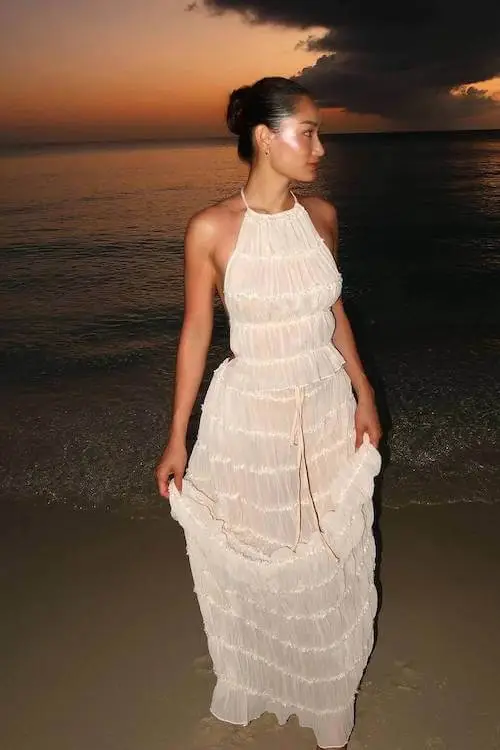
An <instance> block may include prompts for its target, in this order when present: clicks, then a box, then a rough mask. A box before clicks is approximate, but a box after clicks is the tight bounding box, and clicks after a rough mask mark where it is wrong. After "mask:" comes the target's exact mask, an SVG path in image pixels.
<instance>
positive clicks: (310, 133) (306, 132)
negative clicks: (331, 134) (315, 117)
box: [304, 130, 312, 138]
mask: <svg viewBox="0 0 500 750" xmlns="http://www.w3.org/2000/svg"><path fill="white" fill-rule="evenodd" d="M304 135H305V136H306V138H311V137H312V130H306V131H305V133H304Z"/></svg>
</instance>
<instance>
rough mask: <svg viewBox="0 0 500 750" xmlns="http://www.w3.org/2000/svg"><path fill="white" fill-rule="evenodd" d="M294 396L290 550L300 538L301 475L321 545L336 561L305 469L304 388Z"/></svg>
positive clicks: (293, 548)
mask: <svg viewBox="0 0 500 750" xmlns="http://www.w3.org/2000/svg"><path fill="white" fill-rule="evenodd" d="M294 395H295V413H294V415H293V422H292V429H291V431H290V445H296V446H297V534H296V537H295V542H294V545H293V547H292V550H293V551H294V552H295V551H296V550H297V547H298V545H299V542H300V540H301V537H302V487H303V482H302V477H303V475H305V480H306V481H305V486H306V491H307V495H308V497H309V500H310V502H311V507H312V509H313V515H314V520H315V522H316V527H317V529H318V531H319V533H320V536H321V539H322V540H323V544H324V545H325V546H326V547H327V548H328V550H329V551H330V552H331V553H332V555H333V556H334V557H335V558H336V559H338V557H337V555H336V554H335V552H334V551H333V549H332V548H331V546H330V544H329V543H328V540H327V539H326V537H325V534H324V533H323V529H322V528H321V523H320V520H319V514H318V510H317V508H316V504H315V502H314V498H313V495H312V492H311V483H310V480H309V471H308V468H307V461H306V451H305V439H304V396H305V388H304V386H298V385H296V386H295V387H294Z"/></svg>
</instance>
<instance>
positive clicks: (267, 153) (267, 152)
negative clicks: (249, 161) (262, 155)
mask: <svg viewBox="0 0 500 750" xmlns="http://www.w3.org/2000/svg"><path fill="white" fill-rule="evenodd" d="M269 153H270V152H269V149H268V148H266V156H269Z"/></svg>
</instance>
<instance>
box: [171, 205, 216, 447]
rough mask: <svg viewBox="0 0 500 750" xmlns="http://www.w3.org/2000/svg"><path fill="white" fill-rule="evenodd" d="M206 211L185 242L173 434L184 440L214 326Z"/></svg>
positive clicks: (191, 224) (210, 234)
mask: <svg viewBox="0 0 500 750" xmlns="http://www.w3.org/2000/svg"><path fill="white" fill-rule="evenodd" d="M206 213H207V212H202V213H201V214H198V215H197V216H195V217H193V219H191V221H190V222H189V224H188V227H187V230H186V236H185V243H184V318H183V323H182V328H181V334H180V338H179V345H178V348H177V358H176V367H175V388H174V403H173V411H172V421H171V426H170V438H171V439H172V438H173V439H176V440H182V441H184V440H185V439H186V432H187V427H188V422H189V418H190V416H191V412H192V410H193V406H194V402H195V400H196V396H197V395H198V391H199V388H200V384H201V380H202V377H203V373H204V371H205V365H206V361H207V353H208V348H209V346H210V341H211V338H212V327H213V315H214V313H213V293H214V285H215V270H214V265H213V261H212V257H213V250H214V245H215V227H214V226H213V222H211V221H210V218H209V217H207V216H206Z"/></svg>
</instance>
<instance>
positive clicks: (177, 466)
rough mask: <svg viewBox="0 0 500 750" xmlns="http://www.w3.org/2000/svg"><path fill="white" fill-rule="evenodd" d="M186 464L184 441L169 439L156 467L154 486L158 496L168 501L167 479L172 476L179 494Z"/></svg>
mask: <svg viewBox="0 0 500 750" xmlns="http://www.w3.org/2000/svg"><path fill="white" fill-rule="evenodd" d="M186 464H187V450H186V443H185V442H184V440H179V439H175V438H170V440H169V441H168V443H167V445H166V448H165V450H164V451H163V454H162V456H161V458H160V460H159V462H158V465H157V467H156V471H155V476H156V484H157V485H158V491H159V493H160V495H161V496H162V497H164V498H166V499H168V484H169V479H170V477H171V476H172V475H173V477H174V483H175V486H176V487H177V489H178V490H179V492H181V490H182V477H183V476H184V471H185V469H186Z"/></svg>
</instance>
